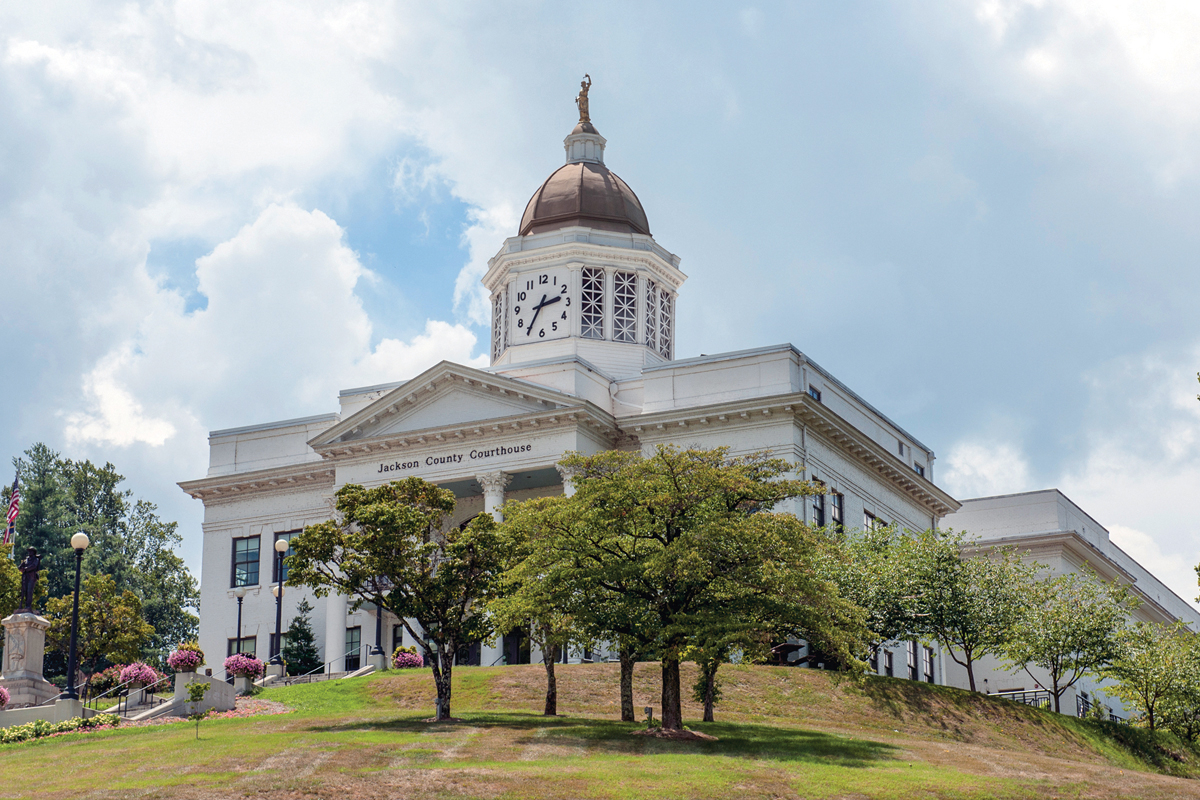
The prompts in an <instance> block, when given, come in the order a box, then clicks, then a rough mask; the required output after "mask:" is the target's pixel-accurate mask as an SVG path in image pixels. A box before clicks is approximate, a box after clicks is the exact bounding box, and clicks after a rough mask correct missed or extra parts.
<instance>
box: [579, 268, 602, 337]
mask: <svg viewBox="0 0 1200 800" xmlns="http://www.w3.org/2000/svg"><path fill="white" fill-rule="evenodd" d="M580 306H581V308H580V320H579V322H580V332H581V333H582V335H583V338H585V339H603V338H604V270H602V269H596V268H595V267H584V268H583V292H582V296H581V302H580Z"/></svg>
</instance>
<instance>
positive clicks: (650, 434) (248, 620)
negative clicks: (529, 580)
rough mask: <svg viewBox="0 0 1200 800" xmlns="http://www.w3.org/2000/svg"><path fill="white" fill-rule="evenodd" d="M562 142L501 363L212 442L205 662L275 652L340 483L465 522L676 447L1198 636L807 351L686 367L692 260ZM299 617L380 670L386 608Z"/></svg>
mask: <svg viewBox="0 0 1200 800" xmlns="http://www.w3.org/2000/svg"><path fill="white" fill-rule="evenodd" d="M564 144H565V147H566V164H565V165H564V166H562V167H560V168H558V169H557V170H556V171H555V172H553V173H552V174H551V175H550V177H549V178H547V179H546V181H545V182H544V183H543V184H542V185H541V186H540V187H538V189H537V191H535V192H534V194H533V197H532V198H531V199H530V200H529V204H528V206H527V207H526V209H525V213H524V216H523V217H522V219H521V225H520V230H519V231H518V235H517V236H514V237H512V238H510V239H506V240H505V241H504V242H503V243H502V244H501V246H500V251H499V252H498V253H497V254H496V256H495V257H494V258H492V259H491V261H490V262H489V268H488V271H487V274H486V275H485V276H484V278H483V282H484V284H485V285H486V287H487V289H488V291H489V292H490V293H491V300H492V308H493V310H494V311H493V316H492V331H491V367H489V368H488V369H474V368H471V367H465V366H461V365H458V364H452V363H449V362H442V363H440V364H438V365H437V366H435V367H433V368H432V369H429V370H428V371H426V372H424V373H422V374H421V375H418V376H417V377H415V378H412V379H410V380H407V381H400V382H397V383H389V384H384V385H380V386H368V387H364V388H358V389H347V390H344V391H342V392H341V394H340V397H339V398H338V400H339V408H338V410H337V412H336V413H331V414H325V415H322V416H316V417H307V418H304V419H292V420H283V421H280V422H268V423H264V424H260V425H251V426H248V427H243V428H234V429H229V430H221V431H214V432H213V433H212V434H211V435H210V436H209V445H210V460H209V469H208V475H207V477H205V478H202V479H199V480H192V481H186V482H183V483H181V484H180V486H181V487H182V488H183V490H184V491H186V492H187V493H188V494H190V495H191V496H192V497H194V498H198V499H200V500H202V501H203V502H204V524H203V531H204V548H203V565H202V582H201V586H202V589H201V607H200V611H201V613H200V644H201V647H202V648H203V649H204V651H205V652H207V653H209V654H210V663H211V662H212V661H215V663H218V664H219V663H220V661H219V660H217V659H212V658H211V656H215V655H217V654H229V653H233V652H235V651H237V650H239V649H240V650H241V651H243V652H250V653H258V654H260V655H263V656H265V655H267V654H269V653H271V652H274V650H275V647H276V644H275V642H274V627H275V626H274V623H275V602H274V598H273V596H272V593H271V586H270V583H271V582H273V581H274V580H275V579H276V575H275V574H274V568H275V563H276V562H275V558H274V556H275V550H274V544H275V540H277V539H281V538H283V539H286V538H288V537H290V536H293V535H294V534H296V533H298V532H299V531H300V530H301V529H303V528H304V526H306V525H310V524H313V523H316V522H321V521H323V520H326V519H328V518H329V516H330V513H331V498H332V495H333V492H334V491H335V490H336V489H337V488H338V487H339V486H341V485H343V484H346V483H357V484H362V485H365V486H374V485H378V484H381V483H384V482H387V481H389V480H392V479H395V478H400V477H404V476H408V475H417V476H420V477H422V478H425V479H427V480H430V481H434V482H436V483H438V484H440V485H441V486H444V487H446V488H448V489H451V490H453V492H454V494H455V496H456V497H457V498H458V507H457V509H456V511H455V515H454V519H453V522H454V524H458V523H460V522H462V521H464V520H467V519H469V518H470V517H472V516H474V515H475V514H478V513H480V512H481V511H486V512H489V513H492V514H494V515H496V516H497V517H499V516H500V514H501V506H502V505H503V503H504V502H505V501H508V500H524V499H527V498H531V497H541V496H547V495H558V494H561V493H563V492H568V493H569V492H570V491H571V486H570V482H569V480H568V481H565V482H564V479H563V476H562V475H560V474H559V471H558V470H557V469H556V467H555V464H556V463H557V462H558V461H559V460H560V459H561V458H562V457H563V455H564V454H565V453H567V452H569V451H573V450H575V451H582V452H584V453H594V452H597V451H600V450H606V449H638V448H640V449H642V450H647V449H649V448H653V447H654V445H657V444H659V443H671V444H675V445H679V446H695V447H715V446H718V445H723V446H727V447H729V448H730V449H731V451H732V452H733V453H734V454H744V453H751V452H756V451H762V450H768V451H770V452H771V453H772V454H774V455H775V456H778V457H782V458H785V459H787V460H788V461H790V462H792V463H793V464H795V465H796V468H795V469H796V474H797V475H798V476H803V477H807V478H809V479H812V480H818V481H821V482H822V483H823V484H824V485H825V486H826V487H827V489H828V493H827V494H825V496H823V497H818V498H808V499H806V500H803V501H796V502H795V504H794V509H793V510H794V512H795V513H796V514H797V515H800V516H803V517H804V518H805V519H806V520H807V521H809V522H812V523H815V524H817V525H823V524H832V523H840V524H843V525H845V526H846V527H847V528H856V527H860V526H861V527H870V526H875V525H885V524H889V523H896V524H898V525H899V526H901V527H903V528H908V529H912V530H922V529H926V528H929V527H931V526H932V527H946V526H952V527H954V528H956V529H966V530H968V531H970V532H971V533H972V534H974V535H978V536H981V537H983V538H984V539H985V541H987V542H995V543H1005V544H1017V545H1019V546H1020V547H1021V548H1022V549H1023V550H1024V551H1025V552H1026V553H1027V554H1028V557H1029V558H1031V559H1035V560H1037V561H1039V562H1041V563H1042V564H1045V565H1047V566H1048V568H1049V569H1050V570H1051V571H1070V570H1074V569H1077V568H1079V566H1080V565H1082V564H1084V563H1085V562H1086V563H1087V564H1088V565H1090V566H1091V567H1092V568H1093V569H1095V570H1096V571H1097V572H1098V573H1099V574H1100V575H1101V576H1103V577H1105V578H1112V577H1114V576H1119V577H1120V578H1121V579H1122V580H1123V581H1125V582H1128V583H1130V584H1131V585H1132V587H1133V589H1134V592H1135V593H1136V595H1137V597H1138V599H1139V600H1140V601H1141V607H1140V608H1139V609H1138V610H1137V611H1136V612H1135V614H1134V617H1135V618H1136V619H1142V620H1150V621H1159V622H1164V621H1170V620H1176V619H1182V620H1184V621H1186V622H1188V623H1189V624H1190V625H1191V626H1192V627H1193V629H1198V630H1200V615H1198V614H1197V612H1196V611H1195V610H1194V609H1193V608H1192V607H1191V606H1190V605H1189V604H1187V603H1186V602H1184V601H1183V600H1182V599H1180V598H1179V597H1178V596H1176V595H1175V594H1174V593H1172V592H1171V591H1170V590H1169V589H1167V588H1166V587H1165V586H1164V585H1163V584H1162V583H1161V582H1160V581H1158V580H1157V579H1156V578H1155V577H1154V576H1153V575H1151V574H1150V573H1149V572H1148V571H1146V570H1145V569H1144V568H1143V567H1142V566H1141V565H1139V564H1138V563H1137V562H1136V561H1134V560H1133V559H1132V558H1130V557H1129V556H1128V555H1126V554H1125V553H1124V552H1123V551H1122V550H1121V549H1120V548H1118V547H1117V546H1116V545H1114V544H1113V543H1112V542H1111V541H1109V537H1108V532H1107V531H1106V530H1105V529H1104V527H1103V526H1101V525H1100V524H1099V523H1098V522H1096V521H1095V520H1093V519H1091V518H1090V517H1089V516H1088V515H1087V514H1086V513H1085V512H1084V511H1082V510H1081V509H1079V508H1078V507H1077V506H1075V505H1074V504H1073V503H1071V501H1070V500H1068V499H1067V498H1066V497H1065V496H1063V495H1062V494H1061V493H1059V492H1057V491H1056V490H1048V491H1042V492H1032V493H1026V494H1019V495H1008V496H1001V497H989V498H979V499H975V500H965V501H961V502H960V501H957V500H955V499H954V498H953V497H951V496H950V495H948V494H947V493H946V492H945V491H943V490H942V489H939V488H938V487H937V485H936V483H935V482H934V477H935V474H934V454H933V451H932V450H930V449H929V448H928V447H927V446H925V445H924V444H922V443H921V442H920V441H919V440H918V439H917V438H916V437H914V436H913V435H912V434H910V433H908V432H907V431H906V430H904V429H903V428H901V427H900V426H899V425H897V424H896V423H895V422H893V421H892V420H890V419H888V418H887V417H886V416H884V415H883V414H882V413H881V412H880V411H879V410H877V409H876V408H875V407H874V406H872V405H870V404H869V403H867V402H866V401H865V400H864V399H862V398H861V397H859V396H858V395H857V394H855V393H854V392H853V391H852V390H851V389H850V388H849V387H847V386H846V385H845V384H843V383H841V382H840V381H839V380H838V379H837V378H835V377H834V376H833V375H831V374H830V373H829V372H827V371H826V370H825V369H823V368H822V367H820V366H819V365H818V364H816V363H814V362H813V361H812V360H810V359H809V358H808V356H806V355H805V354H804V353H802V352H800V351H799V350H798V349H796V348H795V347H794V346H792V345H790V344H782V345H774V346H769V347H761V348H758V349H754V350H745V351H741V352H734V353H724V354H720V355H708V356H700V357H698V358H682V359H676V358H675V351H676V348H675V313H676V312H675V307H676V301H677V300H678V299H679V297H680V290H681V288H682V286H683V283H684V280H685V279H686V276H685V275H684V273H683V272H682V271H681V270H680V268H679V267H680V259H679V256H676V255H674V254H673V253H671V252H670V251H668V250H667V249H665V248H664V247H663V246H662V245H660V244H659V243H658V242H657V241H656V240H655V239H654V237H653V236H651V233H650V223H649V221H648V219H647V216H646V212H645V211H644V210H643V208H642V205H641V203H640V202H639V201H638V198H637V195H635V194H634V193H633V191H632V190H631V189H630V188H629V186H628V184H626V183H625V182H624V181H623V180H621V179H620V178H619V177H617V176H616V175H615V174H614V173H612V172H610V171H609V170H608V168H607V167H606V166H605V165H604V148H605V139H604V138H603V137H602V136H601V135H600V134H599V132H598V131H597V130H596V129H595V128H594V127H593V126H592V124H591V122H590V121H588V120H586V119H585V120H583V121H581V122H580V123H579V124H578V125H577V126H576V127H575V129H574V130H573V131H572V132H571V134H570V135H569V136H567V138H566V140H565V142H564ZM239 593H240V594H243V595H244V608H243V613H242V628H241V631H239V630H238V629H237V619H238V603H237V595H238V594H239ZM302 599H307V600H308V602H309V603H311V604H312V606H313V607H314V608H315V611H314V613H313V619H314V622H315V625H314V628H315V631H316V639H317V645H318V646H319V647H320V648H321V652H322V653H323V654H324V655H323V659H324V660H329V662H330V663H329V664H327V666H326V670H327V671H329V672H342V671H346V670H352V669H357V668H358V667H359V666H360V665H361V664H364V663H365V659H364V653H365V651H366V648H367V647H368V646H370V645H374V644H375V633H376V627H377V626H376V617H375V613H376V612H375V609H374V607H373V606H367V607H364V608H361V609H359V610H358V611H354V612H351V611H350V610H349V604H348V602H347V598H345V597H336V596H334V597H328V598H316V597H314V596H313V595H312V593H311V592H309V591H306V590H299V589H289V590H288V591H287V592H285V597H284V609H283V614H284V628H285V629H286V627H287V624H288V620H290V619H291V618H292V617H293V616H294V613H295V608H296V605H297V604H298V603H299V602H300V601H301V600H302ZM397 623H398V620H396V619H394V618H393V617H392V616H391V615H390V614H388V613H386V612H384V615H383V621H382V632H383V633H382V637H381V638H382V642H381V644H382V647H383V649H384V650H385V651H386V652H389V653H390V652H391V650H392V649H393V648H394V647H395V646H396V645H399V644H402V643H403V644H409V645H411V644H414V643H413V642H411V641H405V639H404V637H405V635H406V634H404V631H403V628H402V626H400V625H399V624H397ZM239 636H240V639H239ZM609 655H611V654H608V653H589V652H572V653H570V654H569V658H570V660H571V661H579V660H597V659H604V658H607V657H608V656H609ZM804 656H805V653H804V652H803V651H801V652H799V653H797V654H796V655H795V656H793V658H800V659H803V658H804ZM461 658H462V661H463V663H466V664H471V665H476V664H482V665H491V664H499V663H524V662H528V661H530V659H531V658H532V659H533V660H535V661H536V660H540V654H538V653H537V652H536V650H535V651H534V652H533V653H530V651H529V645H528V640H527V639H526V638H525V637H523V636H521V635H520V634H519V632H514V633H513V634H512V635H509V636H503V637H500V639H499V640H498V641H497V642H496V643H495V644H494V645H488V644H481V645H475V646H472V647H471V648H469V650H468V651H466V652H463V653H462V656H461ZM874 661H875V663H874V666H875V669H876V671H877V672H879V673H880V674H887V675H894V676H896V677H907V678H910V679H912V680H923V681H930V682H934V683H939V684H949V685H952V686H958V687H962V688H966V686H967V678H966V671H965V670H964V669H962V668H961V667H959V666H958V665H957V664H955V663H954V662H953V661H952V660H951V659H950V658H949V656H948V655H946V654H945V653H944V652H942V649H941V648H936V647H935V648H928V647H925V646H923V645H922V644H920V643H917V642H896V643H893V644H892V645H891V646H889V647H886V648H884V649H883V650H882V651H881V652H880V653H879V656H878V658H877V659H875V660H874ZM814 666H815V665H814ZM981 667H983V668H982V669H979V668H977V671H976V674H977V676H978V679H979V681H980V683H979V686H980V687H981V688H982V687H984V686H985V683H984V682H983V679H984V678H986V679H987V682H986V686H987V688H988V690H989V691H992V692H1000V691H1011V690H1018V689H1020V690H1031V689H1034V688H1035V684H1034V681H1032V680H1031V679H1030V678H1029V676H1028V675H1026V674H1025V673H1023V672H1019V671H1018V672H1013V673H1008V672H1004V671H1002V670H1001V669H1000V665H999V664H997V663H995V662H993V661H988V662H985V663H984V664H982V665H981ZM1042 685H1043V686H1044V685H1045V683H1044V681H1043V682H1042ZM1095 688H1096V685H1095V683H1094V682H1092V683H1089V682H1087V681H1085V682H1083V683H1081V684H1079V685H1077V687H1076V690H1075V691H1076V693H1077V698H1076V700H1077V702H1076V703H1072V702H1070V701H1071V697H1070V696H1069V695H1068V696H1066V697H1064V702H1063V709H1064V711H1071V710H1074V709H1076V708H1077V707H1083V705H1085V703H1083V702H1082V701H1083V700H1085V699H1086V698H1087V697H1088V696H1089V695H1090V696H1092V697H1095ZM1077 703H1078V706H1077Z"/></svg>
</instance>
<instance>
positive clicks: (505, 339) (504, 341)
mask: <svg viewBox="0 0 1200 800" xmlns="http://www.w3.org/2000/svg"><path fill="white" fill-rule="evenodd" d="M508 308H509V306H508V287H507V286H505V287H504V310H503V312H502V313H501V316H500V320H501V325H502V326H503V328H504V333H503V338H502V339H501V345H500V350H501V352H503V351H504V350H506V349H508Z"/></svg>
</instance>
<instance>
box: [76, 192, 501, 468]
mask: <svg viewBox="0 0 1200 800" xmlns="http://www.w3.org/2000/svg"><path fill="white" fill-rule="evenodd" d="M196 272H197V275H198V277H199V291H200V292H201V294H203V295H205V296H206V297H207V298H208V305H207V307H206V308H204V309H203V310H197V311H192V312H185V311H184V310H183V303H182V299H181V298H180V297H179V296H178V295H177V294H176V293H174V292H172V291H169V290H161V289H160V290H159V291H158V293H157V295H156V296H155V298H154V301H155V305H154V307H152V308H150V309H147V312H148V313H147V315H146V317H145V321H144V323H143V325H142V327H141V329H140V330H139V331H138V333H137V335H136V336H135V337H134V338H133V339H132V340H131V341H129V342H124V343H122V344H121V345H120V346H119V347H118V349H117V350H116V351H114V352H113V353H111V354H109V355H108V356H107V357H105V358H104V359H103V360H102V361H101V363H100V364H99V365H98V366H97V367H96V368H95V369H94V370H92V371H91V373H89V375H88V376H87V378H86V379H85V388H86V390H87V396H88V397H89V398H90V400H91V408H90V409H89V410H88V411H87V412H78V411H77V412H72V413H69V414H68V432H69V436H70V437H71V438H72V439H73V440H77V441H78V440H91V441H97V442H109V443H112V444H116V445H127V444H130V443H132V442H135V441H140V442H146V443H149V444H162V443H163V442H165V441H166V440H167V439H168V438H169V437H170V436H171V433H172V432H173V431H174V430H175V428H176V427H178V428H181V429H186V430H189V431H191V430H193V429H194V428H195V427H196V426H195V425H194V424H191V423H192V421H193V420H194V419H200V420H205V421H206V422H209V423H210V424H211V427H222V426H226V425H234V424H245V423H249V422H252V421H260V420H263V419H277V418H281V417H286V416H288V415H289V414H300V413H306V412H311V411H312V410H314V409H323V408H331V407H332V406H333V404H334V399H335V398H336V396H337V390H338V389H339V388H343V387H345V386H349V385H367V384H374V383H382V382H386V381H393V380H400V379H403V378H407V377H411V376H412V375H413V374H415V373H416V372H418V371H420V370H422V369H424V368H426V367H429V366H431V365H433V364H435V363H437V362H438V361H440V360H442V359H450V360H454V361H457V362H459V363H467V364H475V365H484V364H486V357H477V358H476V357H472V355H471V354H472V351H473V350H474V349H475V345H476V343H477V342H476V336H475V334H474V333H473V332H471V331H470V330H469V329H467V328H464V327H463V326H461V325H452V324H449V323H446V322H441V321H436V320H429V321H427V322H426V324H425V331H424V333H422V334H420V335H417V336H416V337H414V338H413V339H412V341H410V342H403V341H399V340H396V339H383V340H382V341H379V342H378V343H377V344H374V345H372V324H371V321H370V319H369V318H368V317H367V314H366V312H365V311H364V310H363V307H362V303H361V301H360V300H359V298H358V297H357V295H355V287H356V286H357V284H358V282H359V281H360V280H361V279H363V278H364V277H366V276H367V275H369V272H368V271H367V270H366V269H365V268H364V267H363V266H362V264H361V263H360V262H359V260H358V257H357V256H356V254H355V253H354V252H353V251H351V250H350V249H349V248H348V247H346V245H345V243H344V242H343V232H342V229H341V228H340V227H339V226H338V225H337V223H336V222H334V221H333V220H332V219H330V218H329V217H328V216H326V215H325V214H323V213H321V212H320V211H304V210H302V209H300V208H297V207H295V206H280V205H272V206H269V207H268V208H267V209H265V210H264V211H263V212H262V214H260V215H259V217H258V219H256V220H255V221H254V222H253V223H252V224H250V225H247V226H245V227H244V228H242V230H241V231H239V232H238V233H237V235H235V236H234V237H233V238H232V239H230V240H229V241H226V242H222V243H221V244H220V245H218V246H217V247H216V248H215V249H214V250H213V252H212V253H210V254H209V255H207V256H204V257H203V258H201V259H200V260H199V261H198V262H197V269H196ZM134 398H137V399H136V400H135V399H134ZM143 405H145V406H147V407H149V408H151V409H153V410H152V411H150V412H144V411H143V410H142V408H143ZM146 414H151V415H153V416H152V417H148V416H146ZM172 419H175V420H176V421H175V422H172V421H171V420H172Z"/></svg>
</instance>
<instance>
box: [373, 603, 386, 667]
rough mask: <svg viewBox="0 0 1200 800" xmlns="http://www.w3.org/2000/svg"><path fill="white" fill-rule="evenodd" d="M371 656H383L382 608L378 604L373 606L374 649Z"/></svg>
mask: <svg viewBox="0 0 1200 800" xmlns="http://www.w3.org/2000/svg"><path fill="white" fill-rule="evenodd" d="M371 655H373V656H381V655H383V606H382V605H380V604H379V603H376V604H375V647H374V648H373V649H372V651H371Z"/></svg>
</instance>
